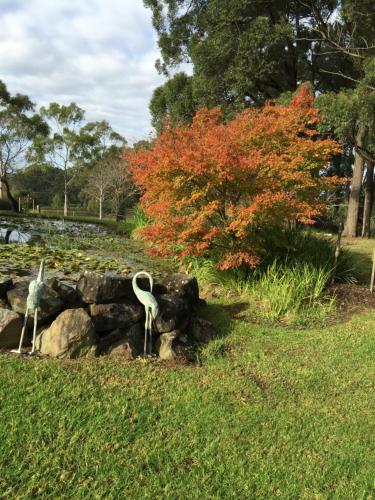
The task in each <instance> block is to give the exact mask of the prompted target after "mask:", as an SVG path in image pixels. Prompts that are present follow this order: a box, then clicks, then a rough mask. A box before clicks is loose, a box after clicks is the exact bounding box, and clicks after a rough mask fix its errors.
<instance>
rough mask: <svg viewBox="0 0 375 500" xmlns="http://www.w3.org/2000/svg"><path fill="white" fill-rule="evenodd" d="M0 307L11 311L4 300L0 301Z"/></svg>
mask: <svg viewBox="0 0 375 500" xmlns="http://www.w3.org/2000/svg"><path fill="white" fill-rule="evenodd" d="M0 307H1V308H2V309H12V308H11V307H10V305H9V304H8V302H7V300H6V299H0Z"/></svg>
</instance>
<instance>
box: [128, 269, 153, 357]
mask: <svg viewBox="0 0 375 500" xmlns="http://www.w3.org/2000/svg"><path fill="white" fill-rule="evenodd" d="M139 276H146V278H148V280H149V282H150V291H147V290H142V289H141V288H139V286H138V285H137V278H138V277H139ZM132 286H133V290H134V293H135V295H136V297H137V299H138V300H139V302H140V303H141V304H143V306H144V308H145V312H146V322H145V340H144V347H143V350H144V354H145V355H146V354H147V336H148V337H149V353H150V354H151V352H152V321H153V320H154V319H156V317H157V315H158V314H159V305H158V303H157V301H156V299H155V297H154V296H153V295H152V288H153V286H154V280H153V279H152V276H151V275H150V274H149V273H147V272H146V271H140V272H138V273H136V274H135V275H134V276H133V279H132Z"/></svg>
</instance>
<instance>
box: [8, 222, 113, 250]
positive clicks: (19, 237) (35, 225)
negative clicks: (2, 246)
mask: <svg viewBox="0 0 375 500" xmlns="http://www.w3.org/2000/svg"><path fill="white" fill-rule="evenodd" d="M63 233H64V234H69V235H70V236H72V237H74V236H83V235H84V234H87V235H97V236H100V235H107V234H108V233H109V231H108V229H107V228H105V227H103V226H99V225H96V224H90V223H82V222H71V221H62V220H53V219H27V218H21V217H20V218H18V217H0V243H20V244H24V243H30V241H31V240H38V239H43V237H44V238H46V239H48V236H51V235H53V234H63Z"/></svg>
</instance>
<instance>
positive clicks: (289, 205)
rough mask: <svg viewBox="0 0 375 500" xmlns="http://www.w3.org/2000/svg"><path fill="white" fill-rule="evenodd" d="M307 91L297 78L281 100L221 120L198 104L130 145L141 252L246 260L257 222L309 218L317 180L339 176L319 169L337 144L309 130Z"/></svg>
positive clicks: (327, 182)
mask: <svg viewBox="0 0 375 500" xmlns="http://www.w3.org/2000/svg"><path fill="white" fill-rule="evenodd" d="M310 98H311V93H310V94H308V93H307V88H306V87H302V89H301V91H300V93H299V94H297V96H296V97H295V98H294V99H293V101H292V103H291V104H290V106H274V105H272V104H267V105H266V106H265V107H264V108H263V109H261V110H255V109H247V110H245V111H243V112H242V113H241V114H239V115H238V116H237V117H236V118H235V119H234V120H233V121H231V122H229V123H227V124H224V123H222V121H221V119H222V115H221V112H220V110H219V109H213V110H208V109H201V110H200V111H198V112H197V114H196V116H195V118H194V121H193V123H192V124H191V125H190V126H181V127H178V128H175V129H166V130H165V131H164V132H163V134H162V135H161V136H160V137H158V139H157V140H156V142H155V145H154V147H153V148H152V149H151V150H148V151H139V152H136V153H134V154H133V155H132V156H131V157H130V161H131V164H132V170H133V175H134V180H135V182H136V184H137V185H138V186H139V188H140V189H141V190H142V192H143V196H142V199H141V204H142V208H143V209H144V211H145V212H146V214H147V215H148V217H150V219H151V221H152V223H151V225H150V226H148V227H146V228H144V229H143V230H142V234H143V236H144V238H145V239H146V241H148V242H150V243H151V252H152V253H154V254H158V255H171V254H172V255H176V256H177V257H178V258H180V259H182V258H184V257H187V256H193V255H214V256H215V257H216V258H217V260H218V265H219V267H220V268H221V269H229V268H234V267H238V266H240V265H242V264H245V265H248V266H250V267H255V266H257V264H258V263H259V261H260V258H261V255H262V252H264V251H265V249H264V236H265V234H266V232H267V231H273V230H277V229H281V228H283V227H285V225H286V223H287V221H288V220H291V219H296V220H297V221H301V222H303V223H305V224H311V223H313V219H314V217H316V216H317V215H319V214H321V213H322V212H323V211H324V209H325V205H324V203H323V201H322V200H320V199H319V195H320V194H321V192H322V190H323V189H329V188H331V187H333V186H334V184H335V183H337V182H339V180H338V179H335V178H321V177H320V176H319V170H320V169H321V168H322V167H323V166H324V165H326V163H327V161H328V160H329V157H330V156H331V155H332V154H335V153H338V152H339V151H340V146H339V145H338V144H337V143H335V142H334V141H331V140H325V139H321V138H319V137H318V136H317V133H316V130H315V126H316V124H317V122H318V115H317V112H316V111H315V110H314V109H313V108H312V107H311V102H312V101H311V99H310ZM309 99H310V100H309ZM307 102H310V104H309V105H307Z"/></svg>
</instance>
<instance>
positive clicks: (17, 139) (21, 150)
mask: <svg viewBox="0 0 375 500" xmlns="http://www.w3.org/2000/svg"><path fill="white" fill-rule="evenodd" d="M47 133H48V126H47V124H46V123H45V122H44V121H43V118H42V117H41V116H40V115H38V114H37V113H34V104H33V103H32V102H31V101H30V99H29V98H28V97H27V96H25V95H21V94H16V95H14V96H11V95H10V93H9V92H8V91H7V88H6V86H5V84H4V83H3V82H1V81H0V182H1V184H2V188H5V190H6V195H7V199H8V200H9V202H10V204H11V206H12V208H13V210H15V211H17V209H18V207H17V202H16V200H15V199H14V197H13V195H12V193H11V188H10V185H9V177H10V175H11V174H12V173H13V172H14V171H15V170H16V169H17V167H19V165H20V164H22V163H23V162H24V161H26V160H27V159H28V158H29V157H30V154H31V151H32V150H33V148H34V144H35V143H37V142H38V141H39V140H40V139H41V138H44V137H45V136H46V135H47Z"/></svg>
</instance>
